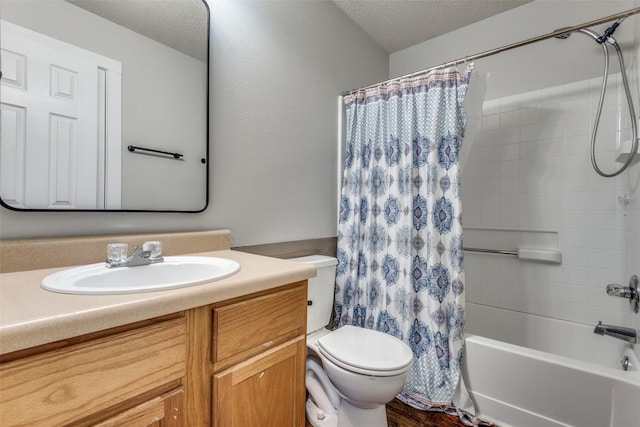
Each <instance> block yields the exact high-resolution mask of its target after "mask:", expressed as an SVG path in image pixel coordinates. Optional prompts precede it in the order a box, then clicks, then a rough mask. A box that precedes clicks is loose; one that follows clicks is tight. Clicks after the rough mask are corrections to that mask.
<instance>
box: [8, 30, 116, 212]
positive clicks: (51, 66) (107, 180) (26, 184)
mask: <svg viewBox="0 0 640 427" xmlns="http://www.w3.org/2000/svg"><path fill="white" fill-rule="evenodd" d="M0 27H1V28H2V34H1V36H2V46H3V48H2V52H1V58H0V59H1V60H0V64H1V66H2V81H1V82H2V100H1V101H2V102H1V103H0V106H1V110H2V131H1V132H2V134H1V137H2V144H1V152H0V162H1V163H0V174H1V175H0V185H1V187H0V196H1V197H2V199H3V201H4V202H5V203H7V204H9V205H11V206H14V207H16V208H23V207H29V208H32V209H34V208H35V209H120V207H121V196H120V194H121V170H120V169H121V168H120V163H121V162H120V157H121V150H120V146H121V102H120V100H121V73H122V66H121V64H120V63H119V62H117V61H114V60H112V59H110V58H107V57H104V56H102V55H98V54H95V53H93V52H90V51H88V50H85V49H81V48H78V47H76V46H73V45H71V44H68V43H64V42H61V41H59V40H56V39H54V38H51V37H48V36H45V35H42V34H40V33H37V32H34V31H31V30H28V29H26V28H23V27H20V26H17V25H14V24H11V23H8V22H5V21H2V23H1V25H0ZM96 129H98V131H96ZM105 164H108V165H109V167H105ZM96 165H97V166H98V167H97V168H96ZM114 166H115V167H114Z"/></svg>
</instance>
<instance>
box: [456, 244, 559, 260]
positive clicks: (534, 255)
mask: <svg viewBox="0 0 640 427" xmlns="http://www.w3.org/2000/svg"><path fill="white" fill-rule="evenodd" d="M464 250H465V251H467V252H480V253H486V254H498V255H512V256H517V257H518V259H523V260H528V261H537V262H548V263H551V264H562V252H560V250H558V249H533V248H519V249H518V250H515V251H508V250H502V249H484V248H466V247H465V248H464Z"/></svg>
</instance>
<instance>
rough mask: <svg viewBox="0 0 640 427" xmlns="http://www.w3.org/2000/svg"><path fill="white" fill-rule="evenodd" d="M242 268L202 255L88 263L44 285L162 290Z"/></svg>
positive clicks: (81, 290)
mask: <svg viewBox="0 0 640 427" xmlns="http://www.w3.org/2000/svg"><path fill="white" fill-rule="evenodd" d="M238 270H240V264H238V263H237V262H235V261H233V260H229V259H224V258H213V257H199V256H168V257H164V262H160V263H156V264H149V265H141V266H137V267H116V268H107V267H106V266H105V263H103V262H101V263H98V264H89V265H84V266H80V267H75V268H70V269H68V270H63V271H59V272H57V273H53V274H51V275H49V276H47V277H45V278H44V280H43V281H42V287H43V288H44V289H46V290H48V291H53V292H61V293H65V294H128V293H135V292H151V291H161V290H165V289H176V288H183V287H186V286H194V285H199V284H202V283H207V282H213V281H215V280H220V279H224V278H225V277H229V276H232V275H233V274H235V273H236V272H237V271H238Z"/></svg>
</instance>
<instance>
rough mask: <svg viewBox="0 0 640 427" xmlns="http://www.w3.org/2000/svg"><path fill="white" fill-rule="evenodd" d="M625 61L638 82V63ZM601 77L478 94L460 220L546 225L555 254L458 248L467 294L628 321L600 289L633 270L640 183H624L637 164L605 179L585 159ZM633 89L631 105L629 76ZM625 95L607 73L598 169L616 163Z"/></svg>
mask: <svg viewBox="0 0 640 427" xmlns="http://www.w3.org/2000/svg"><path fill="white" fill-rule="evenodd" d="M636 56H637V55H636ZM632 69H633V72H634V73H635V75H634V76H632V78H633V79H634V80H637V73H638V67H637V65H636V64H634V65H633V66H632ZM601 82H602V80H601V78H600V77H598V78H594V79H591V80H584V81H577V82H574V83H570V84H564V85H559V86H554V87H549V88H545V89H541V90H535V91H530V92H524V93H518V94H514V95H511V96H508V97H503V98H499V99H493V100H488V101H485V102H484V105H483V108H482V114H481V117H480V118H479V120H477V122H478V123H479V124H478V129H477V131H476V132H475V133H473V132H472V133H473V134H474V136H473V137H471V138H469V140H465V146H464V149H463V153H462V156H461V158H462V159H463V160H462V163H463V168H462V193H463V199H462V200H463V208H464V225H465V228H468V229H471V228H480V229H491V230H493V231H492V232H491V233H494V234H495V236H496V238H497V236H498V235H499V234H500V233H503V232H504V230H543V231H549V232H552V233H554V232H555V233H557V241H558V248H559V249H560V250H561V251H562V255H563V261H562V264H560V265H558V264H544V263H537V262H531V261H524V260H518V259H517V258H516V257H513V256H506V255H486V254H478V253H472V252H466V253H465V270H466V278H467V279H466V280H467V286H466V289H467V301H469V302H475V303H480V304H485V305H490V306H496V307H501V308H505V309H511V310H518V311H522V312H526V313H531V314H538V315H543V316H549V317H554V318H558V319H564V320H569V321H575V322H581V323H586V324H595V323H596V322H597V321H598V320H602V321H604V322H610V323H616V324H626V325H631V324H633V323H634V322H636V320H635V317H634V316H632V315H631V314H630V310H629V304H628V302H627V301H625V300H622V299H620V298H613V297H610V296H608V295H606V293H605V286H606V285H607V284H608V283H612V282H617V283H622V284H625V285H626V284H627V282H628V278H629V274H630V273H631V272H632V271H634V272H635V273H640V271H638V270H640V250H639V249H638V248H639V246H640V244H639V243H638V239H639V235H640V207H639V205H640V201H639V200H638V199H639V198H640V190H636V191H635V192H634V193H632V192H631V191H630V190H629V189H630V186H632V184H633V182H635V179H636V178H637V177H638V175H640V164H636V165H635V166H634V167H633V168H632V170H631V171H630V173H629V172H626V173H625V174H623V175H622V176H620V177H617V178H613V179H605V178H601V177H600V176H598V175H597V174H596V173H595V172H594V170H593V169H592V167H591V164H590V160H589V139H590V135H591V130H592V126H593V117H594V116H595V110H596V106H597V101H598V96H599V94H600V85H601ZM634 97H635V100H636V106H637V105H638V90H637V82H635V84H634ZM624 102H625V101H624V97H623V94H622V86H621V85H620V75H619V74H616V75H612V76H611V77H610V78H609V84H608V88H607V97H606V99H605V104H604V109H603V113H602V119H601V122H600V127H599V131H598V139H597V153H598V154H597V157H598V160H599V163H600V164H601V166H600V167H601V169H603V170H604V171H611V170H613V169H614V168H617V167H619V166H620V165H619V164H617V163H615V161H614V159H615V156H616V144H617V143H619V142H620V140H624V139H625V138H626V139H629V135H630V132H629V130H628V128H629V121H628V119H627V118H626V117H625V114H627V113H626V109H625V107H623V106H624ZM636 108H640V107H636ZM469 114H473V113H472V112H469ZM471 119H472V118H471ZM473 121H474V120H470V123H471V122H473ZM628 181H629V182H628ZM632 181H633V182H632ZM630 182H631V184H630ZM624 200H629V205H628V206H626V207H625V206H624V204H625V203H624ZM485 234H486V233H485ZM480 244H482V242H480ZM466 245H467V239H466V238H465V246H466ZM474 246H478V242H474ZM501 249H507V250H511V249H514V248H501ZM636 317H637V316H636ZM639 326H640V325H639Z"/></svg>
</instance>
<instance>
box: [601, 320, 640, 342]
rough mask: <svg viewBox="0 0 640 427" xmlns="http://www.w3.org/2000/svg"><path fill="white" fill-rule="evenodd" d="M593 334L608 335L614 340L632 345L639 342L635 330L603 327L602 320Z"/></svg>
mask: <svg viewBox="0 0 640 427" xmlns="http://www.w3.org/2000/svg"><path fill="white" fill-rule="evenodd" d="M593 333H594V334H598V335H608V336H610V337H612V338H617V339H619V340H622V341H626V342H628V343H631V344H635V343H636V342H637V340H638V331H636V330H635V329H633V328H626V327H624V326H613V325H603V324H602V321H601V320H599V321H598V324H597V325H596V327H595V328H594V330H593Z"/></svg>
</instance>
